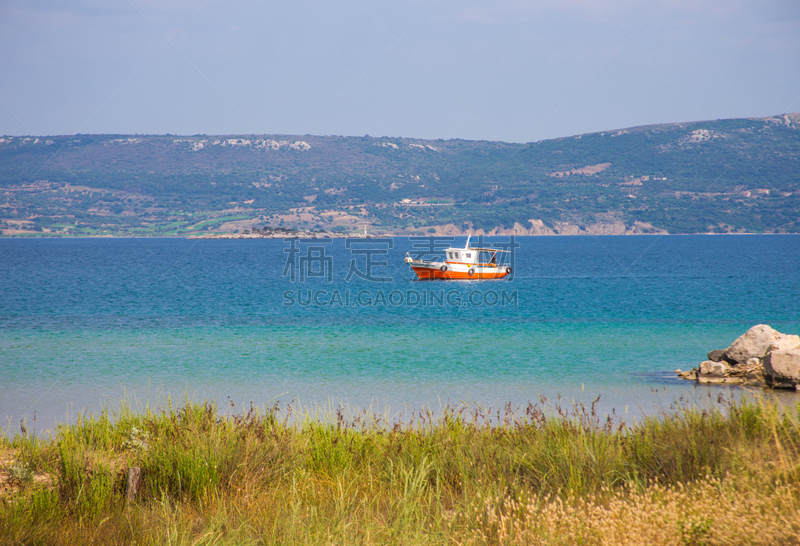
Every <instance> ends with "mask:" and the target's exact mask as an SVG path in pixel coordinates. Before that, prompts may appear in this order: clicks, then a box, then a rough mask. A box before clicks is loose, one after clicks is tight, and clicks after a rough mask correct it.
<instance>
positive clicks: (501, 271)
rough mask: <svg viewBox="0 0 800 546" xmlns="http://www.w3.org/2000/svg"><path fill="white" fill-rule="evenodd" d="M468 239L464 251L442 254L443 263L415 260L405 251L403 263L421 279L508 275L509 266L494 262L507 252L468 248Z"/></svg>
mask: <svg viewBox="0 0 800 546" xmlns="http://www.w3.org/2000/svg"><path fill="white" fill-rule="evenodd" d="M469 240H470V237H467V243H466V244H465V245H464V248H453V247H450V248H448V249H447V250H445V251H444V254H445V259H444V261H428V260H421V259H420V260H416V259H414V258H412V257H411V256H410V255H409V253H408V252H406V257H405V262H406V263H407V264H408V265H410V266H411V269H413V270H414V273H416V274H417V277H419V278H420V279H422V280H449V281H467V280H470V281H471V280H483V279H502V278H503V277H505V276H507V275H510V274H511V267H509V266H507V265H502V264H498V263H497V261H498V260H497V258H498V254H499V253H502V252H505V253H509V252H510V251H508V250H497V249H496V248H472V247H470V246H469Z"/></svg>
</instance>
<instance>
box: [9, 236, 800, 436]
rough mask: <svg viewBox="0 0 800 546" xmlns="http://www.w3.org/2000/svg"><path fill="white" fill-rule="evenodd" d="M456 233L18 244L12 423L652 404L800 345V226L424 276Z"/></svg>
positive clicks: (541, 241) (566, 251)
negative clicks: (122, 409) (728, 366)
mask: <svg viewBox="0 0 800 546" xmlns="http://www.w3.org/2000/svg"><path fill="white" fill-rule="evenodd" d="M447 243H448V241H447V240H444V239H434V240H431V239H418V240H413V239H408V238H394V239H385V240H384V239H369V240H343V239H335V240H329V241H324V240H323V241H295V242H294V243H292V242H290V241H283V240H265V239H262V240H183V239H25V240H23V239H0V417H2V418H3V419H4V422H3V423H2V425H3V429H4V430H5V431H6V432H7V433H9V432H10V433H14V432H16V431H17V430H19V423H20V420H22V419H25V420H27V423H28V428H30V427H31V426H32V425H33V422H34V418H35V420H36V427H37V430H39V431H41V430H46V429H49V428H52V427H53V425H54V423H56V422H65V421H70V420H73V419H74V418H75V416H76V415H77V414H78V413H81V412H85V411H96V410H97V409H98V408H100V407H103V406H104V405H109V406H111V407H112V408H113V407H114V405H116V404H118V403H119V401H120V400H121V399H123V398H126V397H127V398H128V399H131V400H136V401H138V403H140V404H144V403H146V402H149V403H151V404H153V405H158V404H160V403H161V402H163V400H164V399H165V397H166V396H167V395H171V396H172V397H173V399H175V398H178V399H182V398H183V397H184V396H185V395H186V394H188V395H189V396H190V397H192V398H194V399H197V400H203V399H213V400H215V401H216V402H217V403H218V404H219V405H221V406H225V405H226V404H228V399H229V398H230V399H231V400H232V401H234V402H235V403H236V404H237V405H238V406H241V405H243V404H249V403H250V402H253V403H254V404H256V405H259V406H264V405H272V404H273V403H275V402H280V403H281V404H285V403H288V402H290V401H292V400H294V402H295V403H297V402H299V403H301V404H304V405H306V406H312V405H314V404H319V405H329V404H334V405H335V404H339V403H342V404H348V405H350V406H355V407H359V408H361V407H367V406H371V407H372V408H373V409H374V410H376V411H379V412H381V413H383V412H385V411H389V412H390V413H392V414H394V413H395V412H399V411H408V410H409V409H419V408H421V407H423V406H424V407H430V408H432V409H434V410H435V409H437V408H439V407H441V406H442V405H443V404H447V403H450V404H460V403H463V402H467V403H477V404H479V405H481V406H485V407H492V408H497V407H500V406H503V405H505V404H507V403H509V402H510V403H512V404H513V405H524V404H526V403H527V402H528V401H537V400H538V399H539V397H540V396H545V397H547V398H548V399H550V400H556V399H557V397H558V396H559V395H560V396H561V397H562V400H566V401H569V400H577V401H583V402H588V401H591V400H592V399H594V398H595V397H597V396H598V395H601V402H600V404H601V408H602V409H603V410H604V411H610V410H611V408H615V409H616V410H617V412H618V413H622V412H624V411H627V412H628V413H629V414H631V413H633V414H635V415H641V414H642V413H643V412H644V413H649V414H652V413H654V412H657V411H659V410H660V409H663V408H666V407H668V406H669V405H670V403H671V402H672V401H674V400H676V399H680V398H681V397H683V398H684V399H690V400H692V399H699V398H703V397H707V396H709V395H711V396H715V397H716V396H717V395H718V394H719V393H726V394H728V393H729V392H730V391H728V390H725V389H722V388H713V387H712V388H710V387H696V386H695V385H694V384H692V383H689V382H682V381H678V380H676V379H675V378H674V374H673V373H671V372H672V370H674V369H675V368H682V369H688V368H691V367H693V366H695V365H697V364H698V363H699V362H700V361H701V360H703V359H704V358H705V354H706V352H707V351H709V350H711V349H715V348H723V347H726V346H727V345H729V344H730V343H731V342H732V341H733V340H734V339H735V338H736V337H737V336H738V335H740V334H741V333H743V332H744V331H745V330H746V329H747V328H749V327H750V326H752V325H754V324H759V323H766V324H769V325H771V326H772V327H774V328H776V329H778V330H780V331H782V332H785V333H800V236H795V235H781V236H778V235H774V236H760V235H742V236H732V235H729V236H639V237H521V238H517V239H515V240H511V239H510V238H508V237H496V238H491V239H489V238H487V239H485V240H484V241H482V243H483V244H484V245H486V244H492V245H494V246H495V247H498V248H503V247H505V248H508V249H511V250H512V251H513V252H512V253H511V254H509V255H508V256H509V259H510V260H513V262H510V265H512V267H513V275H512V277H511V278H510V279H503V280H499V281H483V282H419V281H417V280H416V279H415V276H414V275H413V273H412V272H411V271H410V270H409V268H408V266H407V265H406V264H404V263H403V257H404V256H405V255H406V252H411V253H412V254H428V255H429V256H431V257H432V256H433V255H435V254H438V251H439V250H440V248H441V246H442V245H444V246H447ZM455 243H456V244H457V245H458V246H462V245H463V243H464V238H463V237H461V238H456V240H455ZM479 243H480V241H478V240H476V239H473V241H472V244H473V246H477V245H478V244H479ZM799 399H800V398H799ZM387 408H388V410H387Z"/></svg>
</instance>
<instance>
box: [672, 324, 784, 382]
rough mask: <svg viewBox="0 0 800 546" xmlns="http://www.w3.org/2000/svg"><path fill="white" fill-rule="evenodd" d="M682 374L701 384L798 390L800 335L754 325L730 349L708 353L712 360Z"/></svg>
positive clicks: (683, 377) (678, 371)
mask: <svg viewBox="0 0 800 546" xmlns="http://www.w3.org/2000/svg"><path fill="white" fill-rule="evenodd" d="M675 372H676V373H677V374H678V377H680V378H682V379H688V380H690V381H697V382H698V383H725V384H738V385H746V386H764V387H770V388H778V389H794V390H798V384H800V336H796V335H787V334H782V333H780V332H778V331H777V330H775V329H773V328H770V327H769V326H767V325H766V324H758V325H756V326H753V327H752V328H750V329H749V330H747V332H745V333H744V334H742V335H741V336H739V337H738V338H736V340H735V341H734V342H733V343H732V344H731V345H730V347H728V348H727V349H715V350H713V351H711V352H710V353H708V360H704V361H703V362H701V363H700V366H698V367H697V368H693V369H691V370H689V371H687V372H684V371H681V370H675Z"/></svg>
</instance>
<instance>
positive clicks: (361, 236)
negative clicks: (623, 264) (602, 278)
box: [0, 230, 800, 240]
mask: <svg viewBox="0 0 800 546" xmlns="http://www.w3.org/2000/svg"><path fill="white" fill-rule="evenodd" d="M299 233H305V234H311V233H315V232H310V231H303V230H298V235H295V236H285V235H281V236H278V235H274V236H269V235H259V236H252V235H250V236H245V235H243V234H238V233H214V234H187V235H61V234H49V233H21V234H14V235H5V234H0V239H192V240H196V239H205V240H208V239H288V238H306V236H305V235H302V236H301V235H299ZM324 233H325V235H324V237H325V238H330V239H348V238H351V239H356V238H358V239H376V238H387V237H427V236H434V237H466V236H468V235H470V234H471V235H473V236H477V234H475V233H467V232H464V233H460V234H457V235H435V234H420V233H417V234H414V233H411V234H400V235H398V234H394V233H375V234H368V235H366V236H365V235H364V234H363V233H344V234H342V233H331V232H324ZM511 235H513V236H514V237H537V238H538V237H547V238H550V237H586V238H593V237H695V236H714V237H728V236H739V235H743V236H759V235H764V236H776V237H777V236H798V235H800V233H749V232H748V233H621V234H615V235H605V234H604V235H598V234H591V233H580V234H554V235H549V234H548V235H543V234H528V233H526V234H519V235H516V234H501V235H485V234H484V235H483V236H484V237H509V236H511ZM322 237H323V236H320V235H318V234H316V235H309V236H308V238H322Z"/></svg>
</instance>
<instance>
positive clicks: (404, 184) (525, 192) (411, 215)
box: [0, 114, 800, 235]
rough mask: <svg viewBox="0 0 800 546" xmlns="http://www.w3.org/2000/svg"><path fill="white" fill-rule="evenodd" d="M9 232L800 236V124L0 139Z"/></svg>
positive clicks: (796, 117) (1, 202) (786, 119)
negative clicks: (516, 137)
mask: <svg viewBox="0 0 800 546" xmlns="http://www.w3.org/2000/svg"><path fill="white" fill-rule="evenodd" d="M0 192H2V197H0V229H2V231H3V233H4V234H5V235H15V234H25V233H28V234H34V233H35V234H45V233H51V234H73V235H102V234H107V235H184V234H192V233H203V232H208V231H234V230H237V229H238V230H244V229H248V228H251V227H255V226H258V227H262V226H267V225H271V226H274V227H277V226H284V227H299V228H305V229H325V230H327V231H331V230H339V231H349V230H353V229H359V230H362V231H363V228H364V226H367V227H368V230H369V232H370V233H375V234H379V233H392V234H411V233H438V234H457V233H463V232H466V231H471V232H473V233H509V232H516V233H520V234H523V233H525V234H527V233H540V234H551V233H560V234H564V233H567V234H577V233H609V234H612V233H656V232H669V233H707V232H716V233H725V232H759V233H763V232H766V233H773V232H780V233H784V232H789V233H798V232H800V114H788V115H781V116H775V117H770V118H762V119H732V120H718V121H703V122H695V123H680V124H666V125H653V126H646V127H635V128H630V129H624V130H615V131H608V132H605V133H593V134H587V135H579V136H575V137H570V138H561V139H556V140H547V141H541V142H536V143H530V144H508V143H503V142H484V141H464V140H435V141H431V140H420V139H407V138H389V137H380V138H377V137H370V136H365V137H337V136H327V137H321V136H274V135H271V136H263V135H237V136H206V135H197V136H190V137H186V136H181V137H178V136H171V135H167V136H139V135H135V136H131V135H75V136H57V137H38V138H37V137H28V138H21V137H3V138H0Z"/></svg>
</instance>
